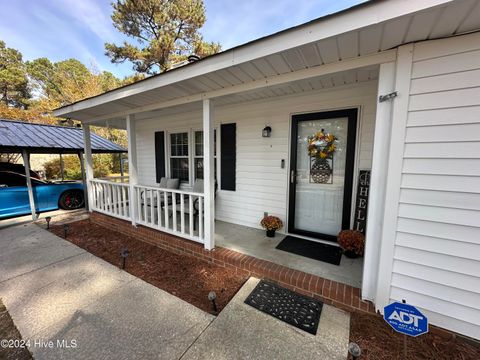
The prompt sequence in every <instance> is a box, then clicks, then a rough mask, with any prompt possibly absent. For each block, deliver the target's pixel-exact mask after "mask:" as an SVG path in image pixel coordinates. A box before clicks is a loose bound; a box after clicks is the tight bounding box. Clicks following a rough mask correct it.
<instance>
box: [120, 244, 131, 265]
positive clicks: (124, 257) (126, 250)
mask: <svg viewBox="0 0 480 360" xmlns="http://www.w3.org/2000/svg"><path fill="white" fill-rule="evenodd" d="M129 253H130V252H129V251H128V249H127V248H124V249H123V250H122V251H121V252H120V256H121V257H122V270H125V261H126V259H127V256H128V254H129Z"/></svg>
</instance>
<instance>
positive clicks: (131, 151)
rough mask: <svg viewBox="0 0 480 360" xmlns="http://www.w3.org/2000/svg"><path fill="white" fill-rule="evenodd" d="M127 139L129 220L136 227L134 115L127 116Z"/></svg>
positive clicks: (136, 177)
mask: <svg viewBox="0 0 480 360" xmlns="http://www.w3.org/2000/svg"><path fill="white" fill-rule="evenodd" d="M127 138H128V179H129V180H128V181H129V184H130V198H129V199H128V203H129V205H130V218H131V220H132V225H133V226H135V225H136V219H137V209H136V207H137V205H136V204H137V202H136V201H135V187H134V186H135V185H137V184H138V173H137V138H136V133H135V115H133V114H131V115H127Z"/></svg>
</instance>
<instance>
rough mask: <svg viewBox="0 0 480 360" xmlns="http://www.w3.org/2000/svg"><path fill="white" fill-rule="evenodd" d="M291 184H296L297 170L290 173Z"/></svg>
mask: <svg viewBox="0 0 480 360" xmlns="http://www.w3.org/2000/svg"><path fill="white" fill-rule="evenodd" d="M290 183H291V184H295V170H291V171H290Z"/></svg>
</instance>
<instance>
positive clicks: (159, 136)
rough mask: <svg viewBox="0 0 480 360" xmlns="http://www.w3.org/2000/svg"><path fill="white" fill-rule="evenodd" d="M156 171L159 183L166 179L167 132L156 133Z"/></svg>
mask: <svg viewBox="0 0 480 360" xmlns="http://www.w3.org/2000/svg"><path fill="white" fill-rule="evenodd" d="M155 170H156V174H157V183H159V182H160V179H161V178H162V177H165V132H163V131H157V132H155Z"/></svg>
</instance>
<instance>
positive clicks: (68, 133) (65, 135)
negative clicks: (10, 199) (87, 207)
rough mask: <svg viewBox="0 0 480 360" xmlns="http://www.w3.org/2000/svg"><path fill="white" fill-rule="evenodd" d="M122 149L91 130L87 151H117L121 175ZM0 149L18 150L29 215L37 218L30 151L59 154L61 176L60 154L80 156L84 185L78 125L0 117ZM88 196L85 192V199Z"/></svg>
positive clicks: (80, 135)
mask: <svg viewBox="0 0 480 360" xmlns="http://www.w3.org/2000/svg"><path fill="white" fill-rule="evenodd" d="M125 152H127V150H126V149H124V148H123V147H121V146H120V145H117V144H115V143H113V142H111V141H109V140H107V139H105V138H103V137H101V136H99V135H96V134H93V133H92V134H91V153H94V154H102V153H103V154H106V153H117V154H120V168H121V172H122V176H123V162H122V156H121V154H122V153H125ZM0 153H16V154H22V158H23V163H24V166H25V176H26V178H27V187H28V197H29V200H30V208H31V210H32V218H33V219H34V220H35V219H36V218H37V212H36V207H35V199H34V196H33V188H32V181H31V177H30V154H59V155H60V168H61V173H62V180H63V161H62V155H63V154H77V155H78V158H79V159H80V166H81V171H82V181H83V185H84V187H85V192H86V191H87V189H86V186H85V185H86V177H85V159H84V143H83V130H82V128H81V127H69V126H56V125H46V124H32V123H28V122H24V121H11V120H4V119H0ZM87 199H88V197H87V196H85V201H87Z"/></svg>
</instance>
